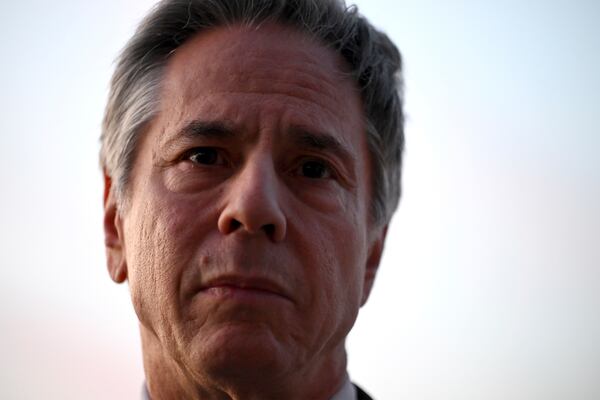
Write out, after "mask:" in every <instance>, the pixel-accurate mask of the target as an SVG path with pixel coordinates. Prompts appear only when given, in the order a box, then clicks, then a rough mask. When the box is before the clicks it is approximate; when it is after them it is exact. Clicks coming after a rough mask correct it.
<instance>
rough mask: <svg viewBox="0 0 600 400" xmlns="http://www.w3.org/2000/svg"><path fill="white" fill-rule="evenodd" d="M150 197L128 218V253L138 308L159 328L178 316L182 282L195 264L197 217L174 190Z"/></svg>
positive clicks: (145, 320) (149, 323) (142, 316)
mask: <svg viewBox="0 0 600 400" xmlns="http://www.w3.org/2000/svg"><path fill="white" fill-rule="evenodd" d="M148 198H150V200H146V201H145V202H139V203H140V204H142V205H141V206H139V207H137V208H136V209H132V210H131V214H130V216H131V217H130V218H128V220H127V222H128V223H127V224H126V226H125V228H126V230H125V232H126V233H125V235H126V257H127V264H128V265H127V266H128V275H129V286H130V291H131V297H132V302H133V305H134V308H135V310H136V313H137V314H138V317H139V319H140V321H141V322H142V324H144V325H146V326H147V327H152V328H153V329H154V330H155V331H156V332H157V333H159V332H161V331H163V330H165V329H169V328H168V325H170V322H172V321H173V320H177V319H178V318H179V311H178V310H179V309H180V305H179V298H180V295H179V290H180V281H181V276H182V274H183V273H184V271H185V270H186V268H188V267H189V266H190V265H193V259H194V256H195V248H196V247H195V245H197V242H198V238H197V234H198V232H197V231H196V227H197V225H196V224H195V223H196V221H197V218H196V215H194V214H195V212H194V210H195V208H194V207H192V206H191V205H189V204H186V203H183V204H180V203H178V202H176V201H173V199H172V197H171V196H169V195H164V194H162V195H161V196H154V197H146V199H148Z"/></svg>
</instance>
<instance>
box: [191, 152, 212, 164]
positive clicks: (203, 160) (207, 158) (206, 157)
mask: <svg viewBox="0 0 600 400" xmlns="http://www.w3.org/2000/svg"><path fill="white" fill-rule="evenodd" d="M191 160H192V161H193V162H195V163H198V164H214V163H216V162H217V151H216V150H215V149H198V150H196V151H195V152H194V154H193V155H192V157H191Z"/></svg>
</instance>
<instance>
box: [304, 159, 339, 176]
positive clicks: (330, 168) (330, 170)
mask: <svg viewBox="0 0 600 400" xmlns="http://www.w3.org/2000/svg"><path fill="white" fill-rule="evenodd" d="M307 162H317V163H321V164H323V166H324V167H325V169H326V171H327V172H326V174H327V176H326V177H323V178H319V179H338V177H339V176H340V174H339V173H338V171H337V169H336V167H335V165H334V164H333V163H332V162H330V161H328V160H326V159H324V158H321V157H317V156H312V155H311V156H303V157H300V158H299V159H298V160H297V162H296V163H295V164H294V165H295V166H294V168H293V170H294V171H296V174H297V175H302V174H301V173H300V171H299V170H300V169H301V168H302V167H303V165H304V163H307ZM311 179H313V180H318V179H315V178H311Z"/></svg>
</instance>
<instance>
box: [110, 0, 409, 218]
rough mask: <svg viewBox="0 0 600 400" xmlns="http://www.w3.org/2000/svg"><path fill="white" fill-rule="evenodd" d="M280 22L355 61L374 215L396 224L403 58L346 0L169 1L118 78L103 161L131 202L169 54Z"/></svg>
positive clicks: (130, 47) (128, 54)
mask: <svg viewBox="0 0 600 400" xmlns="http://www.w3.org/2000/svg"><path fill="white" fill-rule="evenodd" d="M265 21H274V22H277V23H280V24H283V25H286V26H291V27H294V28H296V29H298V30H299V31H301V32H304V33H306V34H308V35H310V36H311V37H314V38H316V39H318V40H319V41H320V42H321V43H322V44H324V45H325V46H327V47H328V48H330V49H332V50H333V51H335V52H337V53H338V54H340V55H341V56H342V57H343V58H344V59H345V60H346V62H347V63H348V66H349V67H350V71H351V77H352V78H353V80H354V81H355V82H356V84H357V86H358V88H359V89H360V93H361V97H362V101H363V107H364V112H365V116H366V125H367V126H366V134H367V143H368V147H369V151H370V154H371V159H372V167H373V175H372V184H373V188H372V204H371V211H372V217H373V219H374V221H375V222H376V223H377V224H385V223H387V222H389V220H390V219H391V217H392V214H393V213H394V211H395V210H396V208H397V206H398V202H399V199H400V175H401V166H402V152H403V148H404V115H403V112H402V103H403V97H402V59H401V56H400V52H399V51H398V49H397V48H396V46H394V44H393V43H392V42H391V41H390V40H389V39H388V37H387V36H386V35H385V34H384V33H381V32H379V31H377V30H376V29H375V28H374V27H373V26H372V25H371V24H370V23H369V22H368V21H367V20H366V19H365V18H364V17H362V16H361V15H360V14H359V13H358V10H357V8H356V7H355V6H351V7H346V4H345V3H344V1H343V0H163V1H161V2H159V3H158V4H157V5H156V6H155V8H154V9H153V10H152V11H151V13H150V14H149V15H148V16H147V17H146V18H145V19H144V20H143V21H142V23H141V24H140V26H139V27H138V29H137V31H136V33H135V34H134V36H133V37H132V38H131V39H130V41H129V42H128V43H127V45H126V46H125V48H124V50H123V51H122V53H121V55H120V57H119V58H118V62H117V66H116V69H115V72H114V75H113V78H112V82H111V87H110V93H109V98H108V104H107V106H106V113H105V117H104V122H103V126H102V136H101V150H100V162H101V166H102V168H103V169H104V171H105V173H106V174H107V175H109V176H110V177H111V178H112V181H113V185H114V190H115V191H116V193H115V195H116V196H117V199H118V201H121V200H123V199H124V198H125V197H126V188H127V186H128V183H129V180H130V175H131V170H132V166H133V163H134V160H135V155H136V147H137V143H138V142H139V140H140V134H141V132H142V131H143V130H144V127H145V126H146V125H147V124H148V123H149V122H150V121H151V120H152V119H153V118H154V117H155V115H156V113H157V110H158V102H159V90H160V81H161V79H162V76H163V73H164V70H165V66H166V64H167V62H168V60H169V56H170V55H171V54H172V53H173V52H174V51H175V50H176V49H177V48H178V47H179V46H181V45H182V44H183V43H185V42H186V41H187V40H188V39H190V38H191V37H193V36H195V35H196V34H198V33H199V32H202V31H203V30H206V29H209V28H211V27H218V26H224V25H231V24H236V23H238V24H248V25H252V24H258V23H261V22H265Z"/></svg>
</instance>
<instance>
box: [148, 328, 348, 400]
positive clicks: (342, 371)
mask: <svg viewBox="0 0 600 400" xmlns="http://www.w3.org/2000/svg"><path fill="white" fill-rule="evenodd" d="M140 331H141V339H142V351H143V354H144V371H145V375H146V384H147V388H148V391H149V393H150V398H151V399H152V400H175V399H182V398H185V399H194V400H213V399H214V400H239V399H244V400H271V399H273V400H275V399H289V400H303V399H314V400H329V399H330V398H331V397H332V396H333V395H334V394H335V393H336V392H337V391H339V390H340V388H341V387H342V385H343V384H344V382H345V379H346V351H345V348H344V344H343V343H342V344H341V345H339V346H338V348H335V349H334V351H329V352H328V354H323V355H320V356H316V357H314V359H313V360H312V361H311V362H309V363H306V364H307V365H302V366H299V365H294V366H292V367H291V368H288V372H283V373H281V372H280V371H277V372H275V373H269V372H265V371H257V370H253V371H248V374H247V375H245V376H240V375H239V374H238V375H235V376H230V375H228V376H223V375H217V376H215V375H214V374H211V373H210V372H207V371H206V370H205V369H203V368H202V366H201V365H196V366H193V365H190V364H191V363H190V362H188V361H187V360H177V359H175V358H174V357H173V354H171V353H170V352H168V351H167V349H166V348H165V347H164V346H163V345H162V343H161V342H160V340H159V339H158V338H157V337H156V336H155V334H154V333H153V332H151V331H150V330H148V329H146V328H145V327H144V326H143V325H140Z"/></svg>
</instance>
